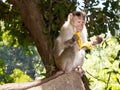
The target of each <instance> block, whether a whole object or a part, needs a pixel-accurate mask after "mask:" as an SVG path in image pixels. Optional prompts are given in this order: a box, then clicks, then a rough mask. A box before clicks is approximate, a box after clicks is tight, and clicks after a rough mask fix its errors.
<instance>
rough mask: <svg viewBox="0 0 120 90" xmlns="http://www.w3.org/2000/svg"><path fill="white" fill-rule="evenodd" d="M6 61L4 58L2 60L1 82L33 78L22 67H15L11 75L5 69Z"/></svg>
mask: <svg viewBox="0 0 120 90" xmlns="http://www.w3.org/2000/svg"><path fill="white" fill-rule="evenodd" d="M4 69H5V63H4V60H1V61H0V84H4V83H12V82H27V81H32V79H31V78H30V77H29V76H28V75H26V74H24V73H23V72H22V71H21V70H20V69H14V70H13V73H12V74H11V75H8V74H6V73H5V71H4Z"/></svg>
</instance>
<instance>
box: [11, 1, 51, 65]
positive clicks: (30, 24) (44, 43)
mask: <svg viewBox="0 0 120 90" xmlns="http://www.w3.org/2000/svg"><path fill="white" fill-rule="evenodd" d="M35 1H36V0H9V2H10V3H12V4H13V7H14V8H17V9H18V10H19V11H20V15H21V18H22V20H23V22H24V23H25V25H26V27H27V28H28V30H29V32H30V35H31V38H32V40H33V41H34V42H35V45H36V47H37V49H38V52H39V54H40V56H41V57H42V59H43V60H42V61H43V63H44V64H45V65H47V64H48V63H49V60H50V59H49V52H48V38H47V35H45V34H44V33H43V30H45V29H46V28H45V22H44V20H43V17H42V14H41V13H40V12H39V10H38V7H37V4H36V2H35Z"/></svg>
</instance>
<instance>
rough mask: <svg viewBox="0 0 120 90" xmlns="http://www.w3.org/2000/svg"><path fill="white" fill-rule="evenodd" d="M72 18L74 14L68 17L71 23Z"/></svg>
mask: <svg viewBox="0 0 120 90" xmlns="http://www.w3.org/2000/svg"><path fill="white" fill-rule="evenodd" d="M72 18H73V14H72V13H70V14H69V15H68V21H71V20H72Z"/></svg>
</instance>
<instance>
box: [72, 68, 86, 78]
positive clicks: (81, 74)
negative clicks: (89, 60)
mask: <svg viewBox="0 0 120 90" xmlns="http://www.w3.org/2000/svg"><path fill="white" fill-rule="evenodd" d="M74 71H75V72H77V73H78V74H80V76H81V77H82V76H83V74H85V71H84V70H83V69H82V67H81V66H77V67H76V68H75V69H74Z"/></svg>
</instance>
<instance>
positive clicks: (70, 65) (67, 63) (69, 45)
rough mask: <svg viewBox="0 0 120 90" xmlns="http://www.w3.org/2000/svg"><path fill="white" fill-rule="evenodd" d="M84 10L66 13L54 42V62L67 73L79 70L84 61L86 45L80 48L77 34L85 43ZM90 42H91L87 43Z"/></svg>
mask: <svg viewBox="0 0 120 90" xmlns="http://www.w3.org/2000/svg"><path fill="white" fill-rule="evenodd" d="M85 17H86V13H85V12H82V11H81V12H80V11H74V12H72V13H70V14H69V15H68V19H67V21H66V22H65V23H64V24H63V26H62V27H61V30H60V34H59V36H58V37H57V39H56V42H55V63H56V66H57V68H58V69H59V70H61V71H63V72H65V73H69V72H71V71H73V70H75V71H76V70H81V67H82V65H83V62H84V57H85V50H86V47H83V48H80V46H79V44H78V43H77V41H78V35H76V34H75V33H76V32H80V33H78V34H80V36H81V37H80V38H81V40H80V41H81V42H82V43H87V42H88V40H87V29H86V26H85ZM89 44H92V43H89Z"/></svg>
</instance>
